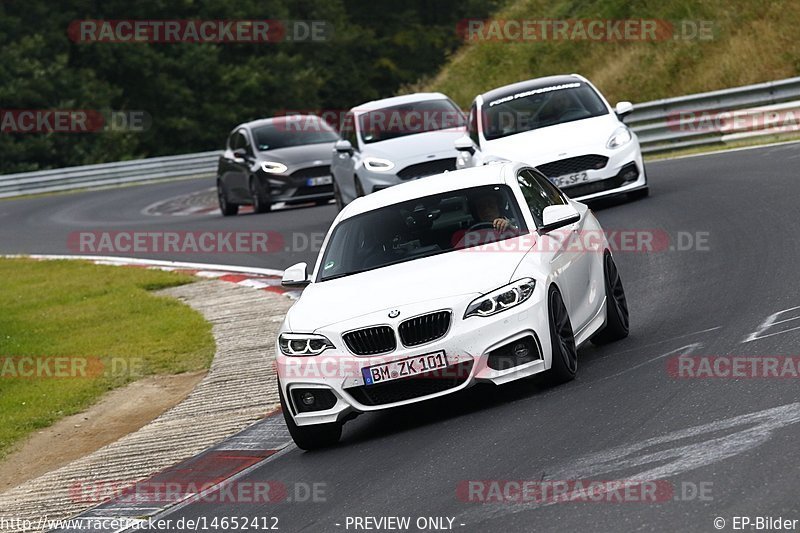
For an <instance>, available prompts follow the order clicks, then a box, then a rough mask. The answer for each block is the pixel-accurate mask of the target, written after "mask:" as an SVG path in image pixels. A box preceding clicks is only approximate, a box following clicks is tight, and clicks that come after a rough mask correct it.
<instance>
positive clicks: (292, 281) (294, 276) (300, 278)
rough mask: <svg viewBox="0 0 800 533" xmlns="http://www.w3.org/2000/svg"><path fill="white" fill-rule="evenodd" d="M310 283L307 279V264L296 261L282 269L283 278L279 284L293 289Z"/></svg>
mask: <svg viewBox="0 0 800 533" xmlns="http://www.w3.org/2000/svg"><path fill="white" fill-rule="evenodd" d="M310 283H311V280H310V279H308V265H307V264H306V263H297V264H296V265H292V266H290V267H289V268H287V269H286V270H284V271H283V279H282V280H281V285H283V286H284V287H289V288H293V289H297V288H302V287H305V286H307V285H308V284H310Z"/></svg>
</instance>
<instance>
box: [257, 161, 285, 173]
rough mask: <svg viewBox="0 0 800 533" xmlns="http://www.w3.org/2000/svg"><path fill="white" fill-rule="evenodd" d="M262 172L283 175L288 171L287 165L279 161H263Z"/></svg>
mask: <svg viewBox="0 0 800 533" xmlns="http://www.w3.org/2000/svg"><path fill="white" fill-rule="evenodd" d="M261 170H263V171H264V172H266V173H268V174H283V173H284V172H286V171H287V170H288V168H287V167H286V165H284V164H283V163H278V162H277V161H262V162H261Z"/></svg>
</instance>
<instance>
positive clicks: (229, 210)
mask: <svg viewBox="0 0 800 533" xmlns="http://www.w3.org/2000/svg"><path fill="white" fill-rule="evenodd" d="M217 202H219V210H220V212H221V213H222V216H224V217H232V216H234V215H236V214H237V213H238V212H239V205H238V204H232V203H230V202H229V201H228V193H226V192H225V187H223V186H222V182H221V181H218V182H217Z"/></svg>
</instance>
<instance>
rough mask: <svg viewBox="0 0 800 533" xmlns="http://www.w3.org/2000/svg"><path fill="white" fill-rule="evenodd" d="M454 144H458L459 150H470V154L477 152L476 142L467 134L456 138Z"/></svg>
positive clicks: (457, 148)
mask: <svg viewBox="0 0 800 533" xmlns="http://www.w3.org/2000/svg"><path fill="white" fill-rule="evenodd" d="M454 144H455V146H456V150H458V151H459V152H469V155H473V154H474V153H475V143H474V142H472V139H470V138H469V137H468V136H466V135H464V136H463V137H459V138H458V139H456V141H455V143H454Z"/></svg>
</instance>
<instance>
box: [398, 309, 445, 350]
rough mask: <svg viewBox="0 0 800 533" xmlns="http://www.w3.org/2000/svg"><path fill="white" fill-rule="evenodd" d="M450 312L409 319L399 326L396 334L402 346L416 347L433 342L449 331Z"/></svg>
mask: <svg viewBox="0 0 800 533" xmlns="http://www.w3.org/2000/svg"><path fill="white" fill-rule="evenodd" d="M450 315H451V313H450V311H437V312H435V313H428V314H427V315H422V316H417V317H414V318H409V319H408V320H405V321H403V322H402V323H401V324H400V327H399V328H397V332H398V333H399V334H400V341H401V342H402V343H403V345H404V346H418V345H420V344H425V343H426V342H431V341H435V340H436V339H439V338H441V337H444V335H445V334H446V333H447V330H448V329H450Z"/></svg>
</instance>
